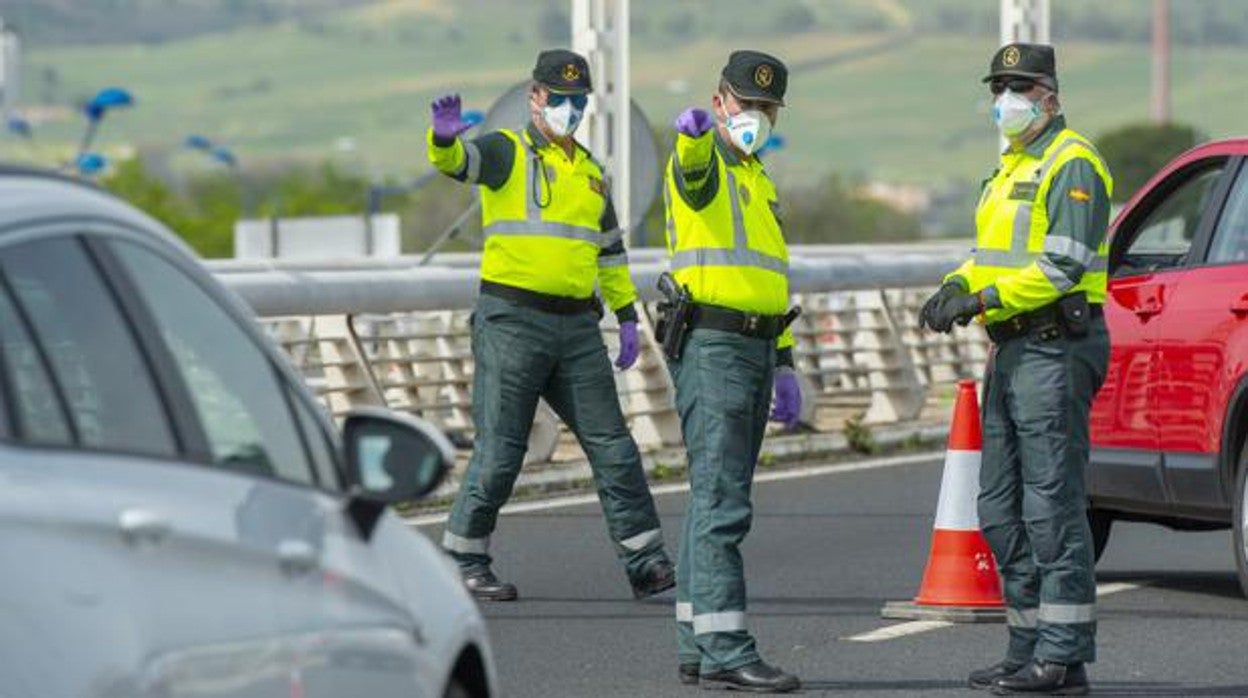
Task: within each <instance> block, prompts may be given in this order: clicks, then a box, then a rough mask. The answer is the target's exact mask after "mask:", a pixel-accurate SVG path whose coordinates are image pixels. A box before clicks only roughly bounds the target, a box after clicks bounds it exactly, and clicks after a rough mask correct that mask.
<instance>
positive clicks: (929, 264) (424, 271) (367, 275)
mask: <svg viewBox="0 0 1248 698" xmlns="http://www.w3.org/2000/svg"><path fill="white" fill-rule="evenodd" d="M967 254H968V247H966V246H958V247H953V246H945V247H944V249H931V248H914V247H911V248H909V249H897V248H884V249H881V248H880V247H874V246H873V247H869V248H868V247H866V246H864V247H861V248H858V249H855V250H852V251H849V250H844V249H842V250H841V251H840V252H839V253H838V254H829V255H822V256H816V255H805V256H801V257H797V256H795V257H794V258H793V259H792V261H791V263H790V272H789V278H790V280H791V285H792V291H793V292H794V293H825V292H832V291H859V290H870V289H882V288H914V287H922V286H934V285H937V284H939V282H940V279H941V278H942V276H943V275H944V274H946V273H947V272H949V271H950V270H951V269H953V268H954V267H956V266H957V264H958V263H959V262H961V261H962V260H963V259H965V258H966V256H967ZM666 268H667V265H666V264H665V263H658V262H649V263H640V264H633V265H632V267H631V271H632V276H633V282H634V283H635V284H636V285H637V289H638V291H639V292H640V293H641V296H642V299H643V300H647V301H653V300H656V295H657V291H655V283H656V282H657V280H658V277H659V274H661V273H662V272H663V271H664V270H665V269H666ZM216 277H217V279H218V280H220V281H221V282H222V283H224V284H225V285H226V286H227V287H229V288H230V289H231V290H233V291H234V292H235V293H237V294H238V295H239V296H241V297H242V299H243V300H244V301H245V302H246V303H247V304H248V305H250V306H251V308H252V309H253V310H254V311H255V313H256V314H257V315H259V316H261V317H275V316H283V315H341V314H355V313H397V312H410V311H430V310H462V309H466V308H470V307H472V304H473V302H474V300H475V298H476V295H477V285H478V283H479V276H478V274H477V271H476V270H475V269H466V268H457V269H453V268H437V267H423V268H411V269H402V268H400V269H393V268H390V269H387V268H384V267H373V268H366V269H350V270H294V269H268V270H250V271H221V270H216Z"/></svg>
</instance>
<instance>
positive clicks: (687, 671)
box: [676, 664, 701, 686]
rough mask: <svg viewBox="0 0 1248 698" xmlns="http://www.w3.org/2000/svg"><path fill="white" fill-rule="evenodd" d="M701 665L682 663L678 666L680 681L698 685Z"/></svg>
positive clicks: (688, 684)
mask: <svg viewBox="0 0 1248 698" xmlns="http://www.w3.org/2000/svg"><path fill="white" fill-rule="evenodd" d="M700 670H701V667H700V666H699V665H698V664H681V665H680V666H679V667H677V668H676V671H677V672H678V673H679V674H680V682H681V683H683V684H684V685H686V686H697V685H698V672H699V671H700Z"/></svg>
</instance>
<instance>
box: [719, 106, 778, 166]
mask: <svg viewBox="0 0 1248 698" xmlns="http://www.w3.org/2000/svg"><path fill="white" fill-rule="evenodd" d="M724 128H726V129H728V138H729V139H730V140H731V141H732V144H733V145H735V146H737V148H738V149H740V150H741V152H743V153H745V154H746V155H753V154H754V153H756V152H758V151H759V150H762V148H763V146H764V145H765V144H766V143H767V139H768V138H770V137H771V120H770V119H768V118H767V115H766V114H764V113H762V112H761V111H759V110H757V109H749V110H746V111H743V112H739V113H737V114H731V115H729V116H728V117H727V118H726V119H724Z"/></svg>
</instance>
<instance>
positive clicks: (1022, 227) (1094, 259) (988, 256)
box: [975, 136, 1109, 286]
mask: <svg viewBox="0 0 1248 698" xmlns="http://www.w3.org/2000/svg"><path fill="white" fill-rule="evenodd" d="M1074 145H1080V146H1083V147H1084V148H1086V149H1088V151H1090V152H1091V153H1092V154H1093V155H1094V156H1096V158H1097V159H1099V160H1101V162H1104V159H1102V158H1101V155H1100V153H1098V152H1097V151H1096V148H1094V147H1093V146H1092V144H1091V143H1089V142H1088V141H1086V140H1084V139H1082V138H1079V137H1078V136H1070V137H1067V138H1066V140H1064V141H1062V143H1061V144H1060V145H1058V146H1057V147H1056V148H1054V149H1053V152H1052V153H1049V156H1048V157H1047V158H1045V159H1044V162H1043V163H1042V164H1041V165H1040V170H1039V171H1038V173H1037V176H1036V178H1035V180H1034V181H1035V182H1036V184H1037V187H1038V186H1039V185H1041V184H1042V183H1043V182H1044V181H1045V180H1046V179H1048V177H1049V173H1050V172H1051V171H1052V169H1053V165H1054V163H1056V162H1057V158H1058V156H1060V155H1061V154H1062V153H1063V152H1065V150H1066V149H1067V148H1069V147H1071V146H1074ZM1034 207H1035V201H1034V199H1033V200H1032V201H1024V202H1020V203H1019V204H1018V209H1017V210H1016V211H1015V212H1014V227H1013V233H1012V235H1011V239H1010V249H1008V250H1000V249H984V248H978V247H977V248H976V250H975V263H976V264H978V265H983V266H988V267H1006V268H1010V269H1021V268H1023V267H1026V266H1027V265H1029V264H1031V263H1032V262H1034V261H1036V259H1037V257H1039V256H1040V255H1039V254H1038V253H1033V252H1030V251H1028V245H1029V243H1030V241H1031V216H1032V211H1033V208H1034ZM1058 240H1063V241H1065V243H1069V245H1070V246H1074V245H1078V246H1079V247H1081V248H1083V250H1088V248H1087V247H1086V246H1084V245H1082V244H1080V243H1078V242H1076V241H1075V240H1071V239H1070V238H1061V237H1057V238H1054V241H1053V243H1052V245H1051V244H1050V241H1049V239H1046V240H1045V249H1044V252H1053V253H1055V254H1061V255H1064V256H1067V257H1070V258H1071V259H1074V260H1076V261H1078V262H1079V263H1080V264H1083V265H1084V266H1085V267H1086V268H1087V270H1088V271H1089V272H1093V273H1096V272H1104V271H1107V270H1108V268H1109V260H1108V259H1107V258H1106V257H1102V256H1098V255H1097V254H1096V252H1094V251H1091V252H1092V254H1091V258H1087V256H1086V255H1082V254H1078V255H1077V254H1068V253H1067V252H1065V251H1063V249H1061V248H1059V247H1057V246H1059V245H1062V244H1065V243H1061V242H1057V241H1058ZM1072 249H1073V247H1072ZM1089 251H1090V250H1089ZM1055 286H1056V284H1055Z"/></svg>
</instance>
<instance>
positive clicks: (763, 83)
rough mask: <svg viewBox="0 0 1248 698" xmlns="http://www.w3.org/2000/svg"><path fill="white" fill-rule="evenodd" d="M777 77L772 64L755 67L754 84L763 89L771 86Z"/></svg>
mask: <svg viewBox="0 0 1248 698" xmlns="http://www.w3.org/2000/svg"><path fill="white" fill-rule="evenodd" d="M775 77H776V74H775V72H774V71H773V70H772V69H771V66H769V65H767V64H766V63H764V64H763V65H760V66H758V67H757V68H755V69H754V84H755V85H758V86H759V87H761V88H763V89H767V88H768V87H771V81H772V80H774V79H775Z"/></svg>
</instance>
